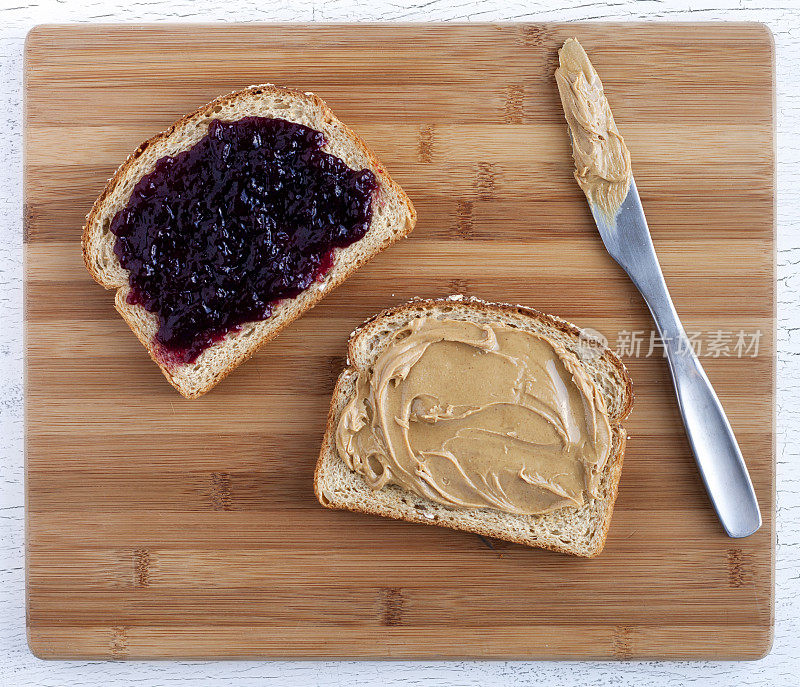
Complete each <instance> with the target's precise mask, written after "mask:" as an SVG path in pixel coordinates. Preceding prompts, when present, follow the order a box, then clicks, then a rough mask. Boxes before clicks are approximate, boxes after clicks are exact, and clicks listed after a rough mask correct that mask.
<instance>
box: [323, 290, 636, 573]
mask: <svg viewBox="0 0 800 687" xmlns="http://www.w3.org/2000/svg"><path fill="white" fill-rule="evenodd" d="M454 298H457V299H458V300H454ZM454 303H457V304H458V305H459V306H468V307H472V308H475V310H476V312H480V313H481V314H484V315H487V314H488V315H492V314H495V315H497V314H514V315H522V316H523V317H530V318H533V319H536V320H538V321H540V322H545V323H547V324H548V325H549V326H552V327H554V328H555V329H557V330H558V331H560V332H563V333H564V334H567V335H569V336H571V337H574V338H576V339H577V338H579V337H580V336H581V333H582V330H581V329H580V328H579V327H577V326H575V325H574V324H572V323H571V322H567V321H566V320H563V319H561V318H560V317H556V316H555V315H549V314H547V313H543V312H540V311H539V310H535V309H533V308H529V307H526V306H522V305H512V304H508V303H492V302H487V301H483V300H481V299H479V298H473V297H461V296H457V297H452V296H451V297H450V298H439V299H415V300H412V301H409V302H407V303H404V304H401V305H398V306H395V307H392V308H388V309H387V310H383V311H381V312H379V313H377V314H376V315H374V316H372V317H371V318H369V319H368V320H366V321H365V322H364V323H363V324H361V325H360V326H359V327H358V328H356V329H355V330H354V331H353V333H352V334H351V336H350V340H349V341H348V347H347V350H348V357H347V360H348V366H347V367H346V368H345V369H344V370H343V371H342V373H341V374H340V375H339V378H338V380H337V382H336V386H335V388H334V392H333V396H332V399H331V406H330V410H329V411H328V420H327V424H326V427H325V434H324V436H323V439H322V447H321V450H320V456H319V459H318V460H317V464H316V467H315V469H314V493H315V495H316V497H317V500H318V501H319V502H320V504H322V505H323V506H325V507H326V508H331V509H339V510H347V511H350V512H354V513H368V514H370V515H378V516H382V517H388V518H391V519H394V520H401V521H404V522H413V523H418V524H424V525H436V526H439V527H447V528H450V529H454V530H460V531H462V532H470V533H473V534H478V535H481V536H486V537H493V538H501V539H504V540H506V541H510V542H514V543H517V544H522V545H525V546H533V547H536V548H542V549H547V550H550V551H556V552H559V553H566V554H571V555H577V556H581V557H584V558H594V557H595V556H597V555H599V554H600V553H601V552H602V550H603V548H604V546H605V542H606V538H607V536H608V530H609V527H610V525H611V518H612V515H613V512H614V505H615V504H616V500H617V494H618V491H619V480H620V477H621V475H622V464H623V461H624V457H625V447H626V442H627V434H626V432H625V429H624V428H623V427H622V426H621V422H622V421H623V420H624V419H625V418H626V417H628V415H629V414H630V412H631V410H632V408H633V401H634V394H633V385H632V382H631V379H630V375H629V374H628V371H627V368H626V367H625V364H624V363H623V362H622V360H620V358H619V357H618V356H617V355H616V354H615V353H614V352H613V351H611V350H610V349H608V348H607V347H603V349H602V353H601V357H602V358H603V359H604V360H605V362H606V363H607V364H609V365H611V367H612V368H613V369H615V370H616V372H617V374H618V375H619V378H620V379H621V380H622V381H623V384H624V388H623V389H622V390H621V393H622V395H623V397H624V403H623V404H622V405H621V407H619V408H617V409H615V412H613V414H610V416H609V420H610V421H611V427H612V433H613V436H614V437H615V439H616V446H617V450H616V452H615V454H614V455H613V457H612V462H611V465H610V467H609V475H608V486H607V492H606V494H607V495H606V499H605V501H606V508H605V510H604V513H603V519H602V521H601V523H600V528H599V535H598V536H597V537H596V539H597V545H596V546H595V547H594V549H592V550H591V551H589V553H588V554H584V553H581V552H578V551H576V550H575V549H574V548H570V547H569V546H566V545H565V546H562V545H559V544H557V543H548V542H540V541H539V542H536V543H533V542H531V541H530V540H526V539H525V538H523V537H520V536H515V535H514V534H513V533H511V534H507V535H503V536H498V533H497V531H496V530H493V529H491V528H488V527H482V526H480V525H475V524H469V525H467V524H463V523H454V522H442V521H438V520H431V519H429V518H425V517H424V516H422V515H421V514H419V512H417V511H415V510H414V509H413V508H409V509H408V512H407V513H403V514H402V515H401V514H399V513H396V512H394V511H391V510H389V509H386V508H382V507H381V506H380V504H378V503H377V502H375V501H372V502H370V503H368V504H366V505H365V504H358V505H357V506H355V505H352V504H348V503H344V502H342V503H335V502H332V501H330V500H329V499H328V498H327V497H326V496H325V495H324V494H323V472H324V470H325V459H326V457H327V456H329V455H332V454H335V453H336V441H335V433H336V427H337V425H338V419H339V414H340V408H341V406H342V405H343V404H342V403H339V401H340V400H342V396H343V395H345V394H348V391H347V389H346V387H347V386H348V385H351V381H350V380H351V379H352V376H354V375H355V374H356V373H357V368H356V367H355V366H354V365H352V364H350V361H352V360H355V358H356V356H357V347H358V345H359V342H360V340H361V339H362V337H365V336H366V337H368V336H370V335H371V334H372V333H373V332H375V331H376V330H379V329H381V328H383V324H384V323H387V322H390V321H391V319H392V318H393V317H395V316H397V315H401V314H405V313H407V312H410V311H411V310H412V309H414V310H416V309H419V308H426V309H433V308H435V307H437V306H444V305H452V304H454ZM387 326H391V325H387ZM349 398H350V396H349V395H348V396H347V398H346V399H345V402H346V401H347V400H349ZM336 457H337V458H338V459H339V460H341V458H339V456H338V454H337V455H336ZM358 478H359V479H360V477H358ZM390 488H392V489H397V488H396V487H390ZM398 491H399V490H398ZM419 500H420V501H427V499H423V498H422V497H420V498H419ZM429 503H431V504H432V505H436V504H433V503H432V502H429Z"/></svg>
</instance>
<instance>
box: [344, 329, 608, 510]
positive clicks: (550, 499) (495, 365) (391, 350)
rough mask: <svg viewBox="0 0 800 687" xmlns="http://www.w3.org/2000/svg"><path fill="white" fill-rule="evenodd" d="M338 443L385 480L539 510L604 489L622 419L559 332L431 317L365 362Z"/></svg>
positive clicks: (446, 499)
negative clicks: (556, 336)
mask: <svg viewBox="0 0 800 687" xmlns="http://www.w3.org/2000/svg"><path fill="white" fill-rule="evenodd" d="M336 445H337V449H338V452H339V455H340V456H341V457H342V459H343V460H344V462H345V463H346V464H347V465H348V466H349V467H350V468H351V469H352V470H354V471H355V472H357V473H358V474H360V475H362V476H363V478H364V480H365V481H366V482H367V484H369V486H370V487H372V488H373V489H381V488H383V487H384V486H386V485H392V484H393V485H397V486H399V487H401V488H403V489H406V490H409V491H412V492H414V493H416V494H419V495H420V496H423V497H426V498H428V499H430V500H432V501H435V502H437V503H441V504H444V505H447V506H450V507H455V508H494V509H497V510H501V511H505V512H508V513H516V514H536V513H545V512H548V511H551V510H554V509H557V508H561V507H564V506H572V507H579V506H581V505H583V504H584V503H585V502H586V501H587V499H589V498H591V497H594V496H598V495H599V494H598V490H599V486H600V477H601V473H602V471H603V468H604V466H605V464H606V462H607V460H608V457H609V453H610V450H611V428H610V426H609V419H608V414H607V411H606V407H605V401H604V399H603V396H602V394H601V393H600V390H599V389H598V388H597V387H596V386H595V384H594V383H593V382H592V380H591V379H589V377H588V376H587V375H586V374H585V373H584V372H583V370H582V369H581V368H580V366H579V364H578V363H577V359H575V358H573V357H572V354H570V353H567V352H566V351H565V350H563V349H561V348H559V347H558V346H554V345H553V344H551V343H550V342H549V341H548V340H547V339H545V338H543V337H540V336H538V335H536V334H534V333H531V332H526V331H522V330H520V329H515V328H511V327H508V326H505V325H498V324H491V325H490V324H475V323H472V322H467V321H461V320H440V319H435V318H432V317H422V318H419V319H416V320H413V321H412V322H410V323H409V324H408V325H406V326H405V327H403V328H402V329H400V330H399V331H398V332H396V333H395V334H394V335H393V337H392V339H391V341H390V343H389V345H388V346H387V348H386V349H385V350H383V351H382V352H381V353H380V354H379V356H378V357H377V359H376V361H375V364H374V366H373V367H372V369H371V370H366V371H359V374H358V379H357V391H356V395H355V397H354V398H353V399H352V400H351V401H350V402H349V403H348V404H347V406H346V407H345V408H344V410H343V412H342V416H341V419H340V420H339V424H338V426H337V429H336Z"/></svg>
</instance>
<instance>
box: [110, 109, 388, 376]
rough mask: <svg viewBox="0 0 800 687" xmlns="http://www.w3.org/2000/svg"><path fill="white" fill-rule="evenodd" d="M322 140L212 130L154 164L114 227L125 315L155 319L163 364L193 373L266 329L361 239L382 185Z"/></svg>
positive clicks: (258, 121) (256, 128)
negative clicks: (208, 351)
mask: <svg viewBox="0 0 800 687" xmlns="http://www.w3.org/2000/svg"><path fill="white" fill-rule="evenodd" d="M325 143H326V140H325V136H324V134H322V133H321V132H319V131H315V130H313V129H310V128H308V127H306V126H302V125H300V124H294V123H292V122H288V121H286V120H283V119H269V118H265V117H246V118H244V119H240V120H237V121H232V122H223V121H219V120H214V121H212V122H211V125H210V126H209V129H208V135H206V136H205V137H204V138H202V139H201V140H200V141H198V142H197V143H196V144H195V145H194V146H193V147H192V148H191V149H189V150H186V151H184V152H181V153H179V154H177V155H175V156H173V157H164V158H162V159H160V160H159V161H158V162H157V163H156V166H155V169H154V170H153V171H152V172H151V173H150V174H148V175H146V176H144V177H142V179H141V180H140V181H139V182H138V183H137V184H136V187H135V188H134V190H133V193H132V195H131V198H130V200H129V201H128V204H127V206H126V207H125V208H124V209H123V210H120V211H119V212H118V213H117V214H116V216H115V217H114V219H113V220H112V222H111V226H110V229H111V232H112V233H114V234H115V235H116V242H115V245H114V253H115V254H116V256H117V257H118V258H119V261H120V263H121V264H122V266H123V267H124V268H125V269H126V270H128V271H129V282H130V294H129V296H128V301H129V302H130V303H134V304H139V305H142V306H144V307H145V308H146V309H147V310H149V311H150V312H153V313H156V314H157V315H158V320H159V327H158V333H157V334H156V342H157V343H158V344H159V348H160V349H161V350H162V352H163V353H164V354H165V358H166V359H169V360H170V361H171V362H175V363H187V362H191V361H193V360H194V359H195V358H197V356H198V355H199V354H200V353H201V352H202V351H203V350H204V349H205V348H206V347H208V346H209V345H211V344H212V343H214V342H215V341H218V340H220V339H221V338H222V337H224V335H225V334H226V333H227V332H229V331H234V330H238V329H239V328H240V327H241V325H242V324H243V323H245V322H251V321H255V320H263V319H266V318H268V317H269V316H270V315H271V314H272V311H273V307H274V306H275V304H276V303H277V302H278V301H280V300H281V299H284V298H293V297H295V296H297V295H298V294H300V293H301V292H302V291H303V290H304V289H306V288H308V287H309V286H310V285H311V284H312V283H313V282H314V281H315V280H318V279H321V278H322V277H323V276H324V275H325V274H326V273H327V272H328V270H330V268H331V267H332V265H333V249H334V248H337V247H345V246H349V245H350V244H352V243H354V242H355V241H358V240H359V239H360V238H362V237H363V236H364V234H366V232H367V229H368V228H369V225H370V221H371V218H372V200H373V196H374V193H375V191H376V189H377V188H378V183H377V180H376V178H375V175H374V174H373V173H372V172H371V171H370V170H368V169H362V170H361V171H354V170H352V169H350V168H349V167H348V166H347V165H346V164H345V163H344V161H342V160H340V159H339V158H337V157H334V156H333V155H330V154H329V153H326V152H323V150H322V147H323V146H324V145H325Z"/></svg>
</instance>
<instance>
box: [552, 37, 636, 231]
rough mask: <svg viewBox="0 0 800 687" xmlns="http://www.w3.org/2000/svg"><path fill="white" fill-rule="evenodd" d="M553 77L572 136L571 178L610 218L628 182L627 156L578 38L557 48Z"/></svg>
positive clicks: (600, 85) (624, 146)
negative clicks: (573, 160) (555, 67)
mask: <svg viewBox="0 0 800 687" xmlns="http://www.w3.org/2000/svg"><path fill="white" fill-rule="evenodd" d="M558 63H559V67H558V69H556V82H557V83H558V94H559V95H560V96H561V104H562V106H563V107H564V115H565V116H566V118H567V124H568V125H569V132H570V137H571V139H572V157H573V158H574V159H575V179H576V180H577V182H578V185H579V186H580V187H581V188H582V189H583V192H584V193H585V194H586V197H587V198H588V199H589V202H590V203H592V204H594V205H596V206H597V207H599V208H600V209H601V210H602V211H603V212H604V213H605V214H607V215H608V216H610V217H613V216H614V215H615V214H616V213H617V210H619V207H620V205H622V201H623V200H625V196H626V195H628V189H629V188H630V185H631V157H630V154H629V153H628V148H627V146H626V145H625V141H624V140H623V138H622V136H621V135H620V133H619V131H618V130H617V125H616V123H615V122H614V115H613V114H611V107H610V106H609V104H608V100H607V99H606V96H605V93H604V92H603V84H602V83H601V81H600V77H599V76H598V75H597V72H596V71H595V68H594V67H593V66H592V63H591V62H590V61H589V58H588V56H587V55H586V52H585V51H584V49H583V47H582V46H581V44H580V43H578V41H577V40H575V39H574V38H570V39H568V40H567V41H566V42H565V43H564V46H563V47H562V48H561V50H559V51H558Z"/></svg>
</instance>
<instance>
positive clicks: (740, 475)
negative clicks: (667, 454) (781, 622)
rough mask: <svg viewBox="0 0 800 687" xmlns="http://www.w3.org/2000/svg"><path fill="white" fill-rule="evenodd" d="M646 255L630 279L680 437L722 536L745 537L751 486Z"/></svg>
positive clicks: (754, 523) (753, 517)
mask: <svg viewBox="0 0 800 687" xmlns="http://www.w3.org/2000/svg"><path fill="white" fill-rule="evenodd" d="M651 246H652V243H651ZM652 255H653V258H654V259H655V266H656V269H655V270H654V269H652V266H651V269H650V270H648V274H647V277H646V278H644V279H636V278H634V275H631V277H632V278H634V282H635V283H636V282H639V283H636V285H637V287H639V290H640V291H641V293H642V295H643V296H644V299H645V302H646V303H647V307H648V308H650V312H651V313H652V315H653V319H654V320H655V323H656V326H657V327H658V331H659V333H660V335H661V339H662V341H663V343H664V349H665V352H666V356H667V360H668V362H669V369H670V372H671V373H672V382H673V384H674V385H675V392H676V394H677V397H678V407H679V408H680V411H681V415H682V416H683V423H684V425H685V426H686V435H687V437H688V438H689V443H690V444H691V447H692V452H693V453H694V457H695V460H696V461H697V466H698V468H699V469H700V474H701V476H702V478H703V482H704V484H705V486H706V491H707V492H708V495H709V497H710V498H711V502H712V504H713V505H714V509H715V510H716V511H717V515H718V516H719V519H720V522H721V523H722V526H723V527H724V528H725V531H726V532H727V533H728V536H730V537H747V536H749V535H751V534H753V533H754V532H755V531H756V530H758V528H759V527H761V511H760V510H759V508H758V501H757V500H756V494H755V491H754V489H753V483H752V482H751V480H750V475H749V474H748V472H747V466H746V465H745V462H744V458H742V452H741V450H740V449H739V444H738V443H737V442H736V437H735V436H734V435H733V430H732V429H731V425H730V423H729V422H728V418H727V417H726V416H725V411H724V410H723V409H722V404H721V403H720V402H719V399H718V398H717V394H716V393H715V392H714V388H713V387H712V386H711V382H709V381H708V377H707V376H706V373H705V370H703V366H702V365H701V364H700V361H699V360H698V359H697V356H696V355H695V353H694V351H693V349H692V347H691V345H690V343H689V340H688V338H687V336H686V332H685V331H684V329H683V326H682V325H681V322H680V319H679V318H678V313H677V312H676V311H675V306H674V305H673V303H672V298H670V295H669V291H668V290H667V285H666V283H665V282H664V276H663V274H662V273H661V268H660V266H659V265H658V259H657V258H656V257H655V251H654V250H653V254H652ZM637 276H640V277H642V276H643V275H642V274H640V275H637Z"/></svg>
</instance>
